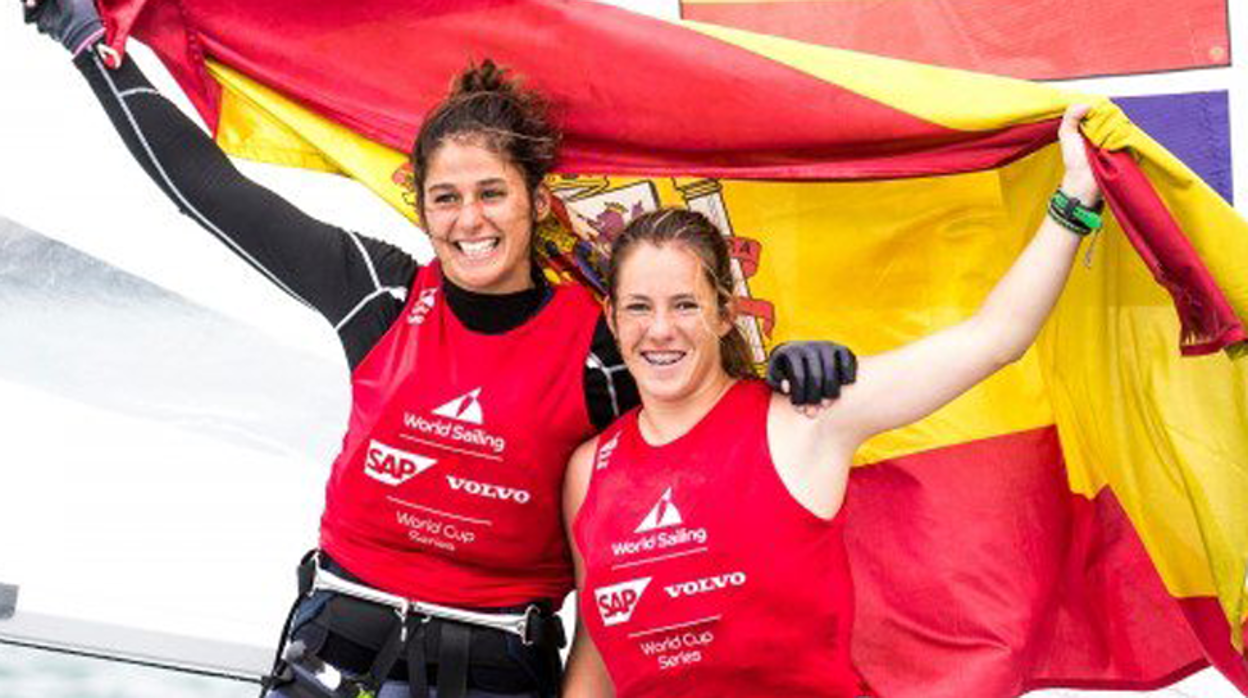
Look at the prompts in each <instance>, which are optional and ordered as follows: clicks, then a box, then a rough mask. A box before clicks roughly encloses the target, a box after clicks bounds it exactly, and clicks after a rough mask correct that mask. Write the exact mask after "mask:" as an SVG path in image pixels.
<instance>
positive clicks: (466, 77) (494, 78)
mask: <svg viewBox="0 0 1248 698" xmlns="http://www.w3.org/2000/svg"><path fill="white" fill-rule="evenodd" d="M507 73H508V71H507V70H506V69H505V68H500V67H498V65H497V64H495V63H494V61H492V60H490V59H488V58H487V59H485V60H484V61H482V62H481V63H480V65H475V64H474V65H469V66H468V68H467V69H466V70H464V71H463V72H462V73H460V74H459V75H458V76H456V78H455V83H454V84H453V85H452V86H451V97H452V98H454V97H464V96H468V95H473V94H479V93H482V92H495V93H503V94H514V93H515V91H516V86H515V84H514V83H513V82H512V81H511V79H510V77H509V76H508V74H507Z"/></svg>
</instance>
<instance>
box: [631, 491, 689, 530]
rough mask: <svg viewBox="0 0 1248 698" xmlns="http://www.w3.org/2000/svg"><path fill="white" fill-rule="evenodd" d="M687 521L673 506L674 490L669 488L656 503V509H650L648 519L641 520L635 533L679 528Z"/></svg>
mask: <svg viewBox="0 0 1248 698" xmlns="http://www.w3.org/2000/svg"><path fill="white" fill-rule="evenodd" d="M684 522H685V520H684V519H683V518H681V516H680V510H679V509H677V508H676V505H675V504H672V488H670V487H669V488H667V491H666V492H664V493H663V496H661V497H659V501H657V502H655V504H654V507H652V508H651V509H650V513H649V514H646V518H644V519H642V520H641V523H640V524H638V525H637V528H636V529H634V530H633V533H647V532H649V531H654V530H656V529H660V528H669V527H671V526H679V525H681V524H682V523H684Z"/></svg>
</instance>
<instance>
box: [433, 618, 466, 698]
mask: <svg viewBox="0 0 1248 698" xmlns="http://www.w3.org/2000/svg"><path fill="white" fill-rule="evenodd" d="M441 627H442V636H441V638H440V639H441V642H440V643H439V644H440V646H439V647H438V698H464V696H465V695H467V694H468V662H469V657H468V654H469V651H470V650H471V648H472V627H471V626H468V625H463V624H460V623H442V624H441Z"/></svg>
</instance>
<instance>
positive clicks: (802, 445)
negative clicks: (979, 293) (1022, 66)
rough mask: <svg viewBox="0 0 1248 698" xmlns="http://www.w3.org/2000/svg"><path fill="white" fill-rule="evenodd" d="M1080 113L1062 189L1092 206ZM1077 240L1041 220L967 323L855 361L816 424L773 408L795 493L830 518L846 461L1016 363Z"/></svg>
mask: <svg viewBox="0 0 1248 698" xmlns="http://www.w3.org/2000/svg"><path fill="white" fill-rule="evenodd" d="M1086 113H1087V108H1086V107H1072V108H1070V109H1068V110H1067V112H1066V115H1065V116H1064V118H1063V120H1062V126H1061V129H1060V131H1059V136H1060V138H1061V143H1062V153H1063V159H1064V161H1065V163H1066V175H1065V177H1064V179H1063V182H1062V189H1063V191H1065V192H1067V193H1068V194H1071V195H1074V196H1076V197H1078V198H1079V199H1080V200H1081V201H1083V202H1087V203H1091V202H1093V201H1095V200H1096V199H1097V198H1098V197H1099V191H1098V189H1097V187H1096V182H1095V180H1094V179H1093V177H1092V174H1091V168H1090V166H1089V164H1088V158H1087V153H1086V151H1085V149H1084V145H1083V141H1082V139H1081V138H1080V136H1079V133H1078V123H1079V120H1080V119H1081V118H1082V117H1083V116H1084V114H1086ZM1080 240H1081V238H1080V237H1079V236H1078V235H1076V234H1074V233H1072V232H1070V231H1068V230H1066V229H1065V228H1063V227H1062V226H1060V225H1059V224H1057V223H1056V222H1054V221H1053V220H1052V219H1050V218H1048V217H1046V218H1045V220H1044V222H1043V223H1042V224H1041V226H1040V229H1039V230H1038V231H1037V232H1036V234H1035V236H1034V237H1033V238H1032V240H1031V242H1030V243H1029V244H1028V245H1027V247H1026V249H1024V250H1023V252H1022V254H1020V255H1019V257H1018V259H1017V260H1015V262H1014V264H1013V266H1011V267H1010V269H1009V271H1008V272H1006V274H1005V276H1004V277H1002V279H1001V280H1000V281H998V282H997V285H996V286H995V287H994V288H993V289H992V292H991V293H990V294H989V295H988V298H987V299H986V300H985V301H984V304H983V305H982V306H981V307H980V309H979V311H978V312H976V313H975V315H974V316H972V317H971V318H969V319H967V320H965V321H963V322H961V323H959V324H957V325H954V326H953V327H949V328H946V329H944V330H942V331H940V332H937V333H935V334H933V335H930V336H928V337H924V338H923V339H920V340H918V341H916V342H913V343H911V344H907V345H905V346H903V347H901V348H899V349H896V350H893V351H890V352H886V353H884V354H880V355H877V356H872V357H867V358H864V359H862V360H861V362H860V363H859V369H858V380H857V382H856V383H854V384H853V385H848V386H845V388H844V389H843V392H842V395H841V398H840V400H839V401H837V402H835V403H834V404H832V405H831V406H829V407H827V408H826V409H824V410H823V411H821V412H820V413H819V414H818V415H816V417H815V418H814V419H804V418H800V417H795V416H794V415H793V414H792V413H791V411H784V410H778V409H776V406H775V405H774V404H773V408H772V413H773V414H772V417H771V421H770V426H769V429H770V434H771V437H772V438H771V439H770V442H771V447H772V451H773V459H774V460H775V461H776V466H777V468H778V470H779V472H780V474H781V477H782V478H783V479H784V480H785V482H786V484H788V485H789V489H790V491H791V492H792V493H793V495H794V496H795V497H796V498H798V499H799V500H800V501H803V503H804V504H806V506H807V507H808V508H811V509H812V510H813V511H815V512H816V513H824V514H826V513H827V512H832V513H835V511H836V510H837V509H839V507H840V503H841V498H842V497H843V492H844V488H845V480H846V478H847V474H848V469H849V464H850V459H851V458H852V456H853V453H854V451H855V450H857V448H858V446H859V445H861V443H862V442H863V441H865V440H866V439H867V438H869V437H870V436H872V435H874V434H877V433H880V432H882V431H887V430H889V429H895V428H898V427H901V426H904V425H906V424H910V423H911V422H914V421H916V420H919V419H922V418H923V417H925V416H926V415H928V414H930V413H932V412H934V411H935V410H937V409H938V408H940V407H941V406H943V405H945V404H946V403H948V402H950V401H951V400H953V399H954V398H956V397H957V396H959V395H961V394H962V393H963V392H965V391H966V390H968V389H970V388H971V387H972V386H974V385H975V384H976V383H979V382H980V381H982V380H983V379H985V378H987V377H988V376H989V375H991V374H993V373H994V372H996V371H997V370H999V369H1001V368H1002V367H1004V366H1006V365H1008V364H1010V363H1012V362H1014V361H1017V360H1018V359H1019V358H1021V357H1022V356H1023V354H1024V353H1025V352H1026V351H1027V348H1028V347H1029V346H1031V343H1032V342H1033V341H1035V338H1036V335H1037V334H1039V332H1040V329H1041V328H1042V327H1043V326H1044V322H1045V320H1046V319H1047V318H1048V316H1049V313H1050V312H1052V310H1053V306H1054V305H1055V304H1056V303H1057V299H1058V297H1059V296H1060V295H1061V292H1062V288H1063V287H1064V286H1065V283H1066V278H1067V276H1068V275H1069V272H1070V268H1071V265H1072V263H1073V261H1074V257H1075V252H1076V251H1077V250H1078V249H1079V243H1080ZM812 464H814V466H815V467H812ZM794 483H797V486H796V487H795V485H794ZM833 495H835V496H833Z"/></svg>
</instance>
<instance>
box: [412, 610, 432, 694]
mask: <svg viewBox="0 0 1248 698" xmlns="http://www.w3.org/2000/svg"><path fill="white" fill-rule="evenodd" d="M408 623H410V625H409V626H408V631H407V689H408V695H410V696H411V698H429V669H428V667H429V661H428V659H427V658H426V657H425V629H426V628H427V627H428V625H427V624H426V623H425V622H424V619H423V618H419V617H416V616H409V617H408Z"/></svg>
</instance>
